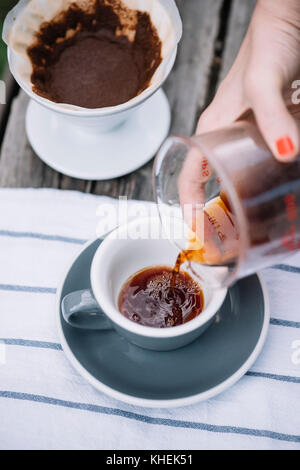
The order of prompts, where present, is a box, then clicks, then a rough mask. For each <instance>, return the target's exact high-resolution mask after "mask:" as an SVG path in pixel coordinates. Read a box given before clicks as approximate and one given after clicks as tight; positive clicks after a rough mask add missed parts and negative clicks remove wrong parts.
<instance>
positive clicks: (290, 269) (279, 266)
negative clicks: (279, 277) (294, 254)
mask: <svg viewBox="0 0 300 470" xmlns="http://www.w3.org/2000/svg"><path fill="white" fill-rule="evenodd" d="M270 269H280V270H281V271H286V272H287V273H300V268H298V267H297V266H289V265H288V264H276V265H275V266H271V268H270Z"/></svg>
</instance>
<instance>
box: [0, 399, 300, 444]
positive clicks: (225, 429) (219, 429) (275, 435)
mask: <svg viewBox="0 0 300 470" xmlns="http://www.w3.org/2000/svg"><path fill="white" fill-rule="evenodd" d="M0 398H9V399H14V400H26V401H31V402H35V403H43V404H46V405H55V406H61V407H65V408H71V409H77V410H81V411H90V412H94V413H99V414H103V415H111V416H119V417H122V418H126V419H129V420H134V421H139V422H142V423H145V424H153V425H159V426H168V427H174V428H185V429H195V430H199V431H208V432H213V433H219V434H239V435H245V436H252V437H266V438H269V439H275V440H279V441H286V442H297V443H300V436H298V435H292V434H283V433H279V432H273V431H268V430H264V429H251V428H242V427H236V426H219V425H214V424H207V423H200V422H193V421H181V420H175V419H169V418H156V417H152V416H147V415H142V414H138V413H133V412H131V411H125V410H122V409H118V408H108V407H104V406H98V405H91V404H88V403H77V402H71V401H65V400H59V399H57V398H51V397H46V396H43V395H32V394H29V393H18V392H11V391H0Z"/></svg>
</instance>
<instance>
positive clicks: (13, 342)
mask: <svg viewBox="0 0 300 470" xmlns="http://www.w3.org/2000/svg"><path fill="white" fill-rule="evenodd" d="M1 341H2V342H3V343H4V344H7V345H8V346H25V347H29V348H42V349H53V350H55V351H62V350H63V348H62V346H61V345H60V344H58V343H51V342H48V341H31V340H25V339H17V338H14V339H10V338H0V342H1ZM246 375H247V376H248V377H259V378H264V379H270V380H278V381H280V382H289V383H297V384H298V383H300V377H293V376H289V375H277V374H267V373H264V372H251V371H250V372H247V373H246Z"/></svg>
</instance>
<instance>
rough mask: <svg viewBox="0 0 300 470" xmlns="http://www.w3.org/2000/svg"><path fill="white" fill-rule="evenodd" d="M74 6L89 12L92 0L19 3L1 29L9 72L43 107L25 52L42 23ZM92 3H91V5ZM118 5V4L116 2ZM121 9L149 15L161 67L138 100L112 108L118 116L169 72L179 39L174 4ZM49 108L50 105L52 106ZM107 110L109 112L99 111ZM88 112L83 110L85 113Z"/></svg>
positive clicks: (134, 2)
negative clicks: (33, 88)
mask: <svg viewBox="0 0 300 470" xmlns="http://www.w3.org/2000/svg"><path fill="white" fill-rule="evenodd" d="M105 1H107V2H109V3H110V4H114V2H113V1H112V0H105ZM72 3H77V4H78V5H79V6H82V7H84V8H85V9H88V8H89V6H90V5H91V0H20V1H19V3H18V4H17V5H16V7H15V8H13V9H12V10H11V11H10V13H8V15H7V17H6V19H5V22H4V27H3V40H4V41H5V42H6V44H7V45H8V47H9V62H10V68H11V71H12V73H13V75H14V76H15V78H16V80H17V82H18V83H19V84H20V86H21V87H22V88H23V89H24V90H25V91H26V92H27V93H28V94H29V95H31V96H32V94H34V97H35V98H36V99H37V100H38V101H40V102H44V104H45V105H47V104H48V106H49V105H50V103H49V100H47V99H45V98H42V97H40V96H38V95H36V94H35V93H33V91H32V83H31V74H32V64H31V61H30V59H29V57H28V54H27V49H28V47H29V46H31V45H32V44H33V43H34V42H35V34H36V32H37V31H39V29H40V26H41V24H42V23H43V22H45V21H50V20H52V19H53V18H54V17H55V16H56V15H57V14H59V13H60V12H62V11H64V10H66V9H68V7H69V5H70V4H72ZM92 3H93V2H92ZM115 3H116V5H118V2H115ZM122 3H123V5H125V6H126V7H128V8H130V9H132V10H139V11H143V12H148V13H149V15H150V16H151V19H152V22H153V24H154V25H155V27H156V29H157V31H158V34H159V37H160V39H161V41H162V58H163V60H162V63H161V64H160V66H159V67H158V69H157V70H156V72H155V74H154V76H153V77H152V81H151V84H150V86H149V87H148V88H147V89H146V90H145V91H144V92H142V93H141V94H140V95H138V96H137V97H135V98H133V99H132V100H130V101H129V102H127V103H125V104H123V105H120V106H114V107H113V110H114V112H118V108H120V111H121V109H123V108H124V105H127V107H128V105H129V104H130V105H135V103H136V104H137V103H138V102H139V101H143V100H144V99H145V98H146V97H147V95H150V94H151V93H153V91H154V90H155V89H157V88H158V87H159V86H160V85H161V83H162V81H164V80H165V78H166V76H167V75H168V74H169V72H170V68H171V67H172V65H173V61H174V56H175V54H176V49H177V44H178V42H179V41H180V39H181V35H182V22H181V18H180V15H179V12H178V9H177V6H176V4H175V1H174V0H122ZM122 34H127V35H128V36H129V37H130V34H132V31H131V32H130V31H126V30H125V29H124V30H122ZM51 107H53V103H52V102H51ZM55 108H62V110H63V109H64V110H65V109H68V110H73V111H78V112H80V111H82V110H83V109H84V108H80V107H77V106H73V105H66V104H57V103H55ZM101 109H102V110H103V109H106V110H107V109H108V108H101ZM84 111H85V112H87V110H86V109H84ZM95 111H98V113H99V112H100V111H101V110H100V109H98V110H89V112H90V113H95Z"/></svg>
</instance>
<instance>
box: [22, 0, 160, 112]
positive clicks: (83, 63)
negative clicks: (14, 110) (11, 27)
mask: <svg viewBox="0 0 300 470" xmlns="http://www.w3.org/2000/svg"><path fill="white" fill-rule="evenodd" d="M116 3H118V2H110V1H109V0H97V1H93V2H91V8H89V9H88V10H83V9H81V8H80V7H79V6H78V5H77V4H76V3H73V4H71V5H70V7H69V8H68V10H66V11H64V12H62V13H60V14H59V15H58V16H56V17H55V18H53V20H52V21H50V22H45V23H43V24H42V25H41V27H40V30H39V31H38V32H37V34H36V41H35V42H34V44H32V46H30V47H29V48H28V55H29V57H30V59H31V63H32V67H33V72H32V77H31V81H32V84H33V91H34V92H35V93H37V94H38V95H40V96H42V97H44V98H47V99H49V100H51V101H54V102H56V103H66V104H72V105H76V106H81V107H83V108H102V107H107V106H116V105H119V104H122V103H125V102H127V101H129V100H130V99H132V98H134V97H135V96H137V95H139V94H140V93H141V92H142V91H144V90H145V89H146V88H147V87H148V86H149V85H150V82H151V79H152V77H153V74H154V72H155V71H156V69H157V68H158V66H159V65H160V63H161V60H162V57H161V48H162V44H161V40H160V38H159V36H158V33H157V30H156V28H155V26H154V25H153V24H152V21H151V18H150V16H149V14H148V13H143V12H140V11H134V10H129V9H127V7H125V6H124V5H123V6H122V4H121V2H120V4H119V5H120V8H119V11H120V12H121V14H122V16H120V15H119V14H118V9H116V8H115V4H116ZM124 12H125V14H124ZM126 21H128V25H126ZM125 30H127V34H124V31H125ZM128 32H129V33H128Z"/></svg>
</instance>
